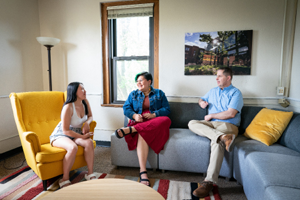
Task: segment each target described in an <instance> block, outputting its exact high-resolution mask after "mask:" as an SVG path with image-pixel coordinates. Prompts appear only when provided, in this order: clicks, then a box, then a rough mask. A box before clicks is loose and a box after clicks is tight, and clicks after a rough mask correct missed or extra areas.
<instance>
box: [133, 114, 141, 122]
mask: <svg viewBox="0 0 300 200" xmlns="http://www.w3.org/2000/svg"><path fill="white" fill-rule="evenodd" d="M132 117H133V119H134V121H136V122H143V116H142V115H141V114H134V115H133V116H132Z"/></svg>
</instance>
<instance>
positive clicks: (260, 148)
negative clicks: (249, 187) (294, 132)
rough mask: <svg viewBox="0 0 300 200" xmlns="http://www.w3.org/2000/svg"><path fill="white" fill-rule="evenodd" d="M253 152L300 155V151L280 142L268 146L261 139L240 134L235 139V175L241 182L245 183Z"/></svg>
mask: <svg viewBox="0 0 300 200" xmlns="http://www.w3.org/2000/svg"><path fill="white" fill-rule="evenodd" d="M253 152H269V153H274V154H278V155H280V154H281V155H283V156H285V155H291V156H298V157H300V153H299V152H297V151H294V150H292V149H289V148H287V147H285V146H282V145H280V144H277V143H275V144H273V145H271V146H266V145H264V144H262V143H261V142H259V141H256V140H252V139H248V138H246V137H245V136H242V135H239V136H238V137H237V138H236V139H235V147H234V159H233V177H234V178H235V179H236V180H237V181H238V182H239V183H241V184H243V185H244V179H245V176H248V172H247V165H248V164H247V159H248V155H250V154H251V153H253Z"/></svg>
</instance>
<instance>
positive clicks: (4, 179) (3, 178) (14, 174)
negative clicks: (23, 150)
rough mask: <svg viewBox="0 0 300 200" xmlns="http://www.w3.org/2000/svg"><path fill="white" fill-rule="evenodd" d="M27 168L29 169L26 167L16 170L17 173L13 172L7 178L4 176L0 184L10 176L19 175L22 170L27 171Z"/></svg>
mask: <svg viewBox="0 0 300 200" xmlns="http://www.w3.org/2000/svg"><path fill="white" fill-rule="evenodd" d="M27 168H29V167H28V166H26V167H23V168H22V169H20V170H18V171H16V172H14V173H12V174H10V175H9V176H6V177H4V178H2V179H0V182H2V181H4V180H5V179H8V178H9V177H11V176H13V175H15V174H17V173H19V172H21V171H23V170H25V169H27Z"/></svg>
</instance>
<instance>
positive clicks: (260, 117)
mask: <svg viewBox="0 0 300 200" xmlns="http://www.w3.org/2000/svg"><path fill="white" fill-rule="evenodd" d="M292 116H293V112H284V111H277V110H270V109H267V108H263V109H261V111H260V112H259V113H257V115H256V116H255V117H254V119H253V120H252V122H251V123H250V125H249V126H248V127H247V128H246V131H245V133H244V135H245V136H246V137H248V138H251V139H254V140H258V141H260V142H262V143H264V144H266V145H268V146H270V145H272V144H273V143H274V142H276V141H277V140H278V139H279V138H280V136H281V135H282V133H283V131H284V130H285V128H286V127H287V125H288V124H289V122H290V120H291V118H292Z"/></svg>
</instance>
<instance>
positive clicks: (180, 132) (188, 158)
mask: <svg viewBox="0 0 300 200" xmlns="http://www.w3.org/2000/svg"><path fill="white" fill-rule="evenodd" d="M209 158H210V140H209V139H208V138H206V137H202V136H199V135H197V134H195V133H193V132H192V131H190V130H189V129H179V128H178V129H170V138H169V140H168V141H167V143H166V144H165V149H164V150H162V151H161V152H160V154H159V168H160V169H164V170H174V171H187V172H196V173H206V171H207V167H208V164H209ZM232 162H233V152H230V153H229V152H227V151H225V153H224V159H223V162H222V166H221V170H220V174H219V175H220V176H223V177H227V178H231V177H232Z"/></svg>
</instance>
